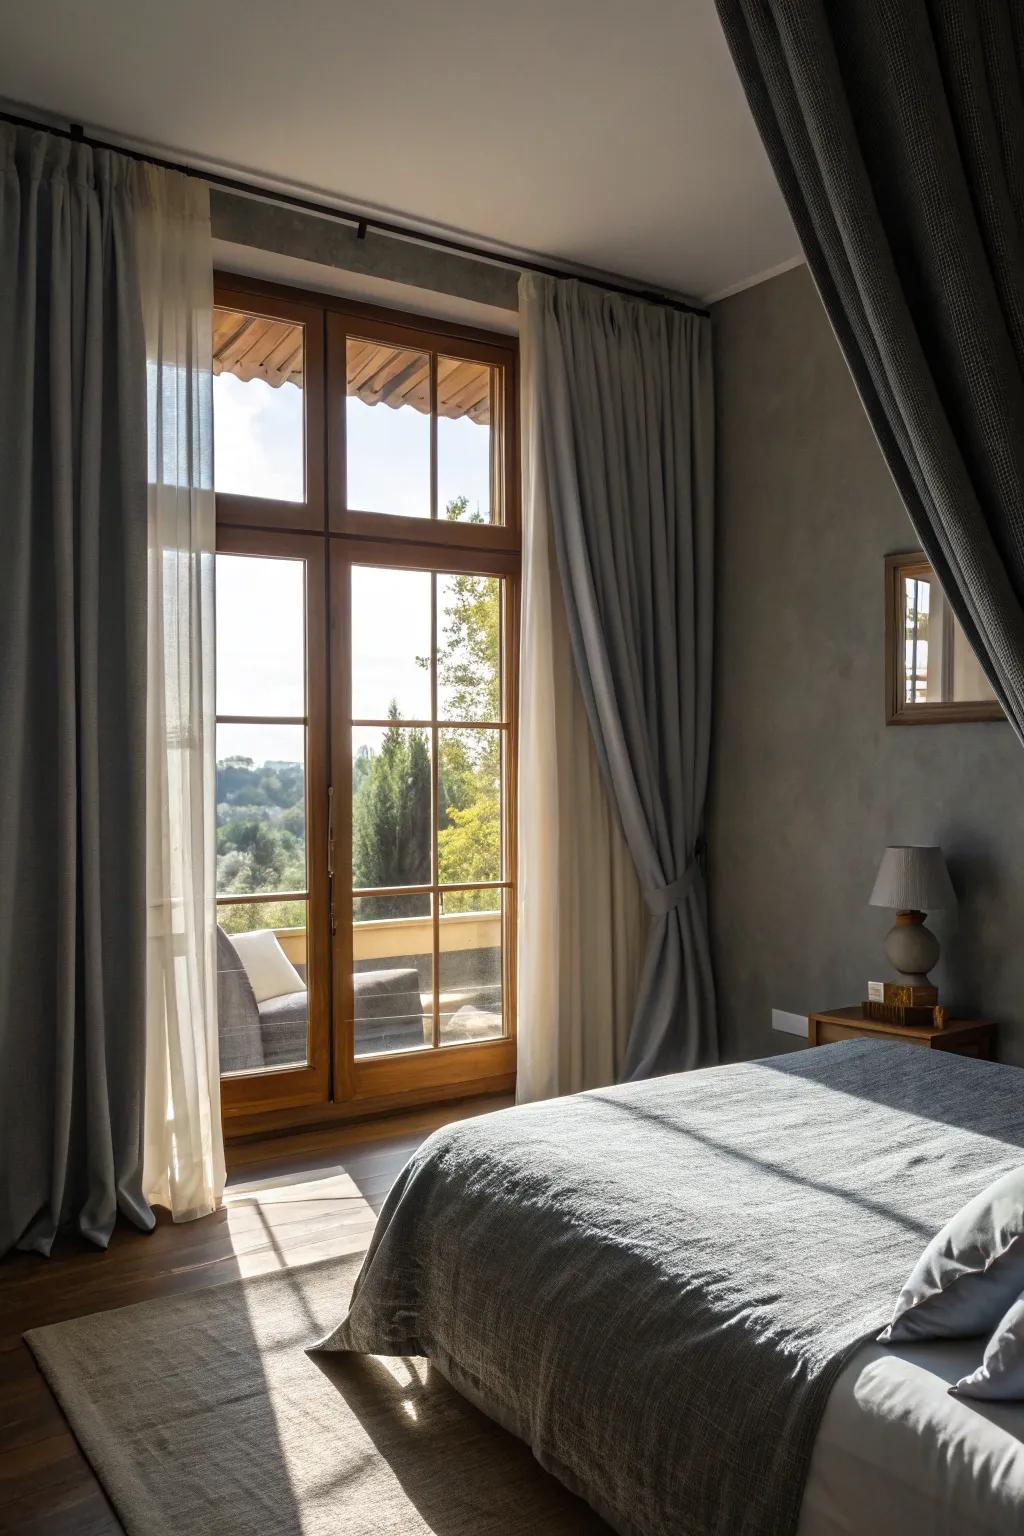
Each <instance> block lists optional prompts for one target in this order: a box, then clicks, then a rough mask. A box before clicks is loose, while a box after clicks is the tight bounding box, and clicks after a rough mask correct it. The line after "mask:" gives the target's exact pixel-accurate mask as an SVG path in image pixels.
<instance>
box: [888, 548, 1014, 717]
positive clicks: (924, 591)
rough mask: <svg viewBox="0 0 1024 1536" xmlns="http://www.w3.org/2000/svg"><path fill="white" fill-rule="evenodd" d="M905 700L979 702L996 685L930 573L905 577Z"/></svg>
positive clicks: (991, 693)
mask: <svg viewBox="0 0 1024 1536" xmlns="http://www.w3.org/2000/svg"><path fill="white" fill-rule="evenodd" d="M903 616H904V636H903V685H904V689H903V701H904V703H906V704H949V703H974V702H978V701H981V700H985V699H992V698H994V697H995V695H994V693H993V691H992V687H991V684H990V683H989V681H988V678H987V677H986V676H985V673H984V671H983V670H982V667H981V665H980V663H979V661H978V659H977V657H976V656H975V654H974V652H973V651H972V649H971V647H970V645H969V644H968V641H967V637H966V635H965V634H964V632H963V630H962V629H961V628H960V625H959V624H958V623H957V621H956V619H955V617H954V615H953V610H952V609H951V608H950V606H949V604H948V603H947V602H946V599H945V597H944V595H943V592H942V588H941V587H940V586H939V584H938V582H937V581H936V580H935V579H934V577H933V576H932V575H931V573H930V572H928V573H927V574H921V575H916V576H904V577H903Z"/></svg>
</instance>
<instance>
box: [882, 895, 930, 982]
mask: <svg viewBox="0 0 1024 1536" xmlns="http://www.w3.org/2000/svg"><path fill="white" fill-rule="evenodd" d="M885 954H886V958H887V960H888V961H889V964H890V965H891V966H892V968H893V970H896V971H899V973H900V975H901V976H902V977H903V979H904V981H906V983H907V985H908V986H912V987H923V986H927V985H928V972H929V971H930V970H931V969H932V967H933V966H934V965H935V964H936V962H937V961H938V958H939V941H938V939H937V938H936V937H935V935H934V933H932V931H931V929H930V928H926V927H925V921H924V913H923V912H900V913H899V914H898V916H897V918H896V923H895V926H894V927H892V928H890V929H889V932H888V933H887V934H886V937H885Z"/></svg>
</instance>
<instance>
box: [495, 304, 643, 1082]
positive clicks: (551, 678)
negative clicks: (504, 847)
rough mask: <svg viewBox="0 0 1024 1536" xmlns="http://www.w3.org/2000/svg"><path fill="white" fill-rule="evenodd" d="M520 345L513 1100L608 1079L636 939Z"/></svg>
mask: <svg viewBox="0 0 1024 1536" xmlns="http://www.w3.org/2000/svg"><path fill="white" fill-rule="evenodd" d="M533 342H534V337H533V334H532V333H531V332H530V331H529V330H527V331H524V334H523V336H522V346H521V352H520V363H521V369H522V378H523V417H522V421H523V514H524V516H523V522H524V527H523V622H522V645H521V658H520V690H519V692H520V701H519V870H518V878H519V909H518V939H519V965H518V977H519V1026H518V1039H517V1077H516V1094H517V1098H518V1099H519V1102H520V1103H526V1102H530V1101H532V1100H535V1099H545V1098H551V1097H553V1096H554V1095H556V1094H560V1093H575V1092H578V1091H579V1090H581V1089H584V1088H598V1087H603V1086H605V1085H606V1084H608V1083H613V1082H616V1081H617V1080H618V1078H619V1076H620V1075H621V1072H622V1068H623V1063H624V1061H625V1056H626V1047H627V1045H628V1042H629V1031H630V1025H631V1023H632V1019H633V1005H634V1003H635V1001H636V990H637V984H638V981H639V975H640V966H641V963H642V960H643V950H644V943H645V940H646V935H647V922H646V914H645V910H644V904H643V897H642V895H641V893H640V886H639V884H638V882H637V878H636V872H635V870H634V868H633V861H632V859H631V858H630V855H629V850H628V848H627V847H626V843H625V840H624V838H623V836H622V831H621V829H620V827H619V823H618V818H617V816H616V813H615V809H614V806H613V805H612V804H611V803H610V801H609V798H608V792H607V790H606V787H605V783H604V779H603V776H602V774H601V769H600V765H599V763H598V760H597V754H596V753H595V751H594V747H593V743H592V741H591V736H590V722H589V720H588V719H587V712H586V707H585V705H584V703H583V695H582V694H581V692H580V688H579V684H578V682H577V681H576V673H575V667H574V663H573V658H572V647H571V643H570V640H569V632H568V628H567V626H566V620H565V607H564V604H563V601H562V592H561V584H560V580H559V575H558V566H557V558H556V555H555V547H554V542H553V535H552V530H551V512H550V507H549V505H548V498H547V483H548V482H547V475H546V471H545V469H544V465H543V437H542V429H541V418H540V411H541V409H542V397H541V394H540V391H539V389H538V387H537V380H536V375H535V369H536V366H537V359H536V355H535V351H534V346H533Z"/></svg>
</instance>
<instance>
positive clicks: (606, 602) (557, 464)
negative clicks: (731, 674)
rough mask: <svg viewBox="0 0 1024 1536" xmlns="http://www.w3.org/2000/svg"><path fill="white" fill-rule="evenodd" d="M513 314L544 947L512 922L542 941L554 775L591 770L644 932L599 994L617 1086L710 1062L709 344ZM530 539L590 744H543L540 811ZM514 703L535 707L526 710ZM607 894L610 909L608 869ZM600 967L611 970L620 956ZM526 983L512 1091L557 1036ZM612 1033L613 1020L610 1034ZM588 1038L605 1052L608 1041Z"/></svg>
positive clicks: (705, 332) (596, 299)
mask: <svg viewBox="0 0 1024 1536" xmlns="http://www.w3.org/2000/svg"><path fill="white" fill-rule="evenodd" d="M520 294H521V317H522V325H521V336H522V347H523V381H524V382H523V390H524V399H523V419H524V472H525V487H524V501H525V509H526V510H525V537H526V549H525V561H526V603H525V610H524V614H525V616H524V665H525V668H526V670H525V671H524V679H523V698H524V702H523V706H522V708H523V710H524V711H525V713H524V717H523V727H522V732H523V747H522V749H521V755H520V762H521V774H520V779H521V789H520V802H521V828H520V844H521V849H522V853H521V879H522V876H523V870H525V874H526V879H525V881H524V882H523V887H522V892H521V903H522V907H523V930H524V934H532V935H533V937H534V939H535V940H540V939H541V938H542V936H543V929H542V924H541V921H540V920H539V919H538V916H537V912H536V908H535V910H534V912H533V913H532V914H531V912H530V910H529V907H530V903H531V902H533V903H535V904H536V903H537V902H538V901H546V902H547V903H548V904H549V906H550V907H551V912H552V917H553V919H554V923H553V926H554V929H555V931H556V932H557V931H558V928H559V926H560V925H562V924H563V923H564V918H563V914H562V912H561V911H560V910H559V908H558V906H557V898H558V895H559V894H560V890H561V886H560V884H559V883H558V880H557V878H556V877H557V875H558V873H559V872H558V870H557V868H556V867H555V866H554V864H553V860H552V856H551V854H550V853H548V856H547V857H548V867H547V869H546V870H545V866H544V863H543V858H544V844H545V838H546V837H547V838H549V839H557V838H558V837H559V836H560V827H561V823H560V822H559V821H558V820H557V817H562V818H564V826H565V828H566V835H567V836H569V837H572V836H573V835H574V832H573V822H574V818H575V817H576V815H577V806H576V803H575V800H574V799H572V798H570V797H569V796H568V795H567V794H566V792H565V787H566V777H567V774H569V772H570V769H569V766H568V765H569V764H572V769H571V772H572V778H573V788H574V789H577V788H578V785H579V783H580V782H581V780H584V781H585V779H586V770H585V767H584V765H583V764H582V763H581V762H579V761H576V762H575V763H574V762H573V759H574V758H575V759H577V760H578V759H579V758H580V757H581V755H582V754H585V753H586V752H588V751H589V752H592V753H593V754H594V757H595V759H596V761H597V763H598V764H599V765H600V770H601V775H602V778H603V781H604V784H605V786H606V789H607V793H608V795H609V797H610V800H611V802H612V804H613V805H614V807H615V811H616V817H617V820H618V822H619V825H620V827H621V835H622V837H623V839H624V842H625V844H626V845H627V846H628V849H629V852H630V855H631V861H632V863H633V865H634V868H635V879H636V880H637V881H638V888H639V890H640V891H641V892H642V895H643V900H644V902H645V904H646V907H647V911H648V913H649V918H648V920H647V922H646V924H645V932H644V935H643V937H644V945H643V951H642V961H641V964H640V966H639V973H638V974H636V972H635V971H633V972H632V974H631V969H630V966H629V965H625V964H623V965H620V966H618V967H617V969H616V987H617V988H618V987H620V986H624V985H625V979H626V977H627V976H628V977H629V990H630V991H631V992H632V1003H631V1007H630V1009H629V1016H630V1022H629V1030H628V1040H627V1041H626V1042H625V1044H624V1046H623V1043H622V1040H621V1036H620V1035H619V1036H618V1037H617V1038H616V1039H615V1041H614V1042H608V1044H607V1046H606V1055H605V1059H606V1060H607V1059H613V1060H614V1061H615V1076H616V1077H619V1078H623V1077H625V1078H632V1077H642V1076H648V1075H651V1074H653V1073H656V1072H666V1071H673V1070H679V1069H682V1068H684V1067H693V1066H699V1065H705V1064H707V1063H710V1062H713V1061H714V1060H715V1059H716V1055H717V1028H716V1021H715V1000H714V985H713V980H712V975H711V963H710V956H709V951H708V942H707V920H706V899H705V892H704V882H703V869H702V864H701V858H700V845H701V832H702V826H703V816H704V802H705V797H706V790H707V771H708V755H709V748H710V718H711V652H712V612H713V593H712V585H711V581H712V572H711V562H712V553H713V421H712V382H711V353H710V328H709V326H708V323H707V321H706V320H702V319H700V318H699V317H695V316H687V315H683V314H681V313H679V312H677V311H672V310H669V309H667V308H664V307H662V306H657V305H650V304H644V303H641V302H638V301H631V300H623V299H620V298H617V297H615V296H614V295H611V294H607V293H601V292H596V291H594V290H590V289H587V288H585V287H584V286H583V285H580V284H577V283H572V282H562V281H555V280H551V279H545V278H539V277H533V276H529V277H524V278H523V279H522V281H521V285H520ZM544 528H548V529H549V530H550V533H549V537H550V539H551V541H552V543H553V545H554V549H555V552H556V555H557V568H558V577H559V580H558V585H559V587H560V593H561V598H562V600H563V603H564V614H565V623H566V629H567V632H568V637H569V644H570V649H571V653H572V656H573V659H574V663H575V678H576V686H577V689H578V694H579V697H580V699H581V701H582V706H583V709H582V711H581V712H578V713H585V716H586V720H587V722H588V724H589V728H590V729H589V737H590V741H589V742H587V743H586V745H584V744H583V743H582V741H581V740H580V738H579V737H578V736H577V737H576V739H575V740H572V739H570V738H569V737H568V736H565V735H563V736H562V738H561V741H560V743H559V745H558V749H557V752H556V762H557V767H558V770H559V772H558V774H555V773H554V772H553V771H551V770H550V769H549V772H548V774H547V788H546V789H545V790H543V791H542V789H541V788H540V787H539V784H540V783H541V782H543V781H538V784H537V785H535V786H534V787H532V788H531V786H530V774H531V771H532V769H533V767H534V762H533V759H534V757H535V756H536V754H537V752H538V744H541V745H543V742H544V738H545V736H546V737H547V738H548V740H552V739H555V727H554V725H553V724H552V723H551V722H552V721H553V720H554V721H558V720H559V717H560V716H561V718H562V719H567V718H571V712H570V711H569V710H567V709H566V708H565V705H564V702H563V703H562V706H561V709H560V708H559V704H558V700H557V699H554V700H553V702H552V704H551V705H549V706H548V707H546V708H542V706H541V704H540V703H538V698H540V699H543V696H544V688H545V687H549V689H550V685H549V683H548V681H547V679H546V678H545V675H544V671H543V668H540V676H539V678H538V676H537V675H536V674H537V671H538V662H539V661H543V659H544V658H543V655H542V654H538V653H542V651H543V649H544V648H545V647H546V648H547V649H548V650H553V649H555V647H556V642H557V634H558V626H557V624H556V623H554V622H552V621H551V620H546V621H545V622H546V623H547V625H548V629H549V630H550V632H551V636H552V638H551V639H548V638H547V637H546V636H544V638H543V642H542V644H539V642H538V639H537V623H538V617H537V616H538V611H539V612H541V613H542V614H543V611H544V606H545V602H547V606H549V607H554V604H553V603H552V602H550V601H549V600H547V599H545V600H544V601H540V600H538V601H537V602H535V603H534V604H533V606H531V600H530V583H531V579H532V580H534V581H536V579H537V573H538V571H540V570H542V568H543V561H542V559H541V555H542V552H543V545H542V542H541V541H542V538H543V530H544ZM549 579H550V578H549ZM542 633H543V632H542ZM531 647H533V648H534V651H533V655H532V656H531ZM538 685H539V687H538ZM531 689H534V690H537V693H536V695H535V696H534V697H533V698H531ZM563 696H564V690H563ZM577 718H578V716H577ZM549 750H550V749H549ZM531 796H532V800H531ZM552 797H553V799H554V806H555V811H556V813H557V817H556V819H555V820H553V821H552V820H550V818H551V815H552V813H551V812H550V811H549V810H548V802H549V800H551V799H552ZM580 798H581V802H582V803H585V800H584V797H580ZM587 831H588V829H587V828H586V826H582V827H581V828H580V830H579V834H578V836H579V840H580V841H581V842H582V844H583V847H584V849H585V848H586V842H585V839H586V837H587ZM607 847H608V844H607V839H606V843H605V848H604V849H601V848H600V845H599V854H600V855H601V858H599V862H598V864H597V865H596V868H598V869H600V868H601V867H602V862H603V867H604V868H605V869H607V857H606V854H607ZM531 859H532V862H533V867H534V876H535V877H534V879H533V880H532V882H531V880H530V874H531ZM580 869H581V871H582V879H583V881H584V882H585V890H586V901H587V903H592V904H593V905H591V906H590V910H591V912H592V913H594V912H595V911H599V910H602V909H603V911H604V914H605V915H604V927H605V931H606V932H607V930H608V928H609V925H611V926H612V927H613V928H614V927H615V926H616V925H618V926H619V927H620V928H621V930H622V932H623V933H624V934H625V933H628V932H629V931H631V930H630V927H629V919H628V918H627V916H626V914H627V912H628V905H627V903H626V902H624V901H623V900H621V899H620V900H619V901H618V904H617V905H613V906H611V907H609V903H608V900H607V896H606V894H605V893H604V892H602V890H601V887H600V885H599V884H598V883H597V882H596V881H594V880H593V879H591V878H589V876H588V866H587V863H586V859H585V855H581V864H580ZM545 874H546V879H544V878H538V876H541V875H545ZM616 883H617V886H618V890H619V891H620V892H623V880H622V874H621V867H619V868H618V870H617V877H616ZM547 926H552V925H551V924H549V925H547ZM599 931H600V925H599V924H597V925H595V926H594V928H593V929H592V930H591V934H590V935H588V938H586V939H584V938H583V937H582V935H581V936H580V937H579V939H578V940H577V942H576V943H575V945H574V946H572V945H570V946H567V949H568V952H567V953H566V954H565V955H564V956H563V957H562V958H561V960H560V962H559V963H560V965H561V966H562V967H563V968H564V977H562V976H557V975H556V978H555V981H554V982H552V983H551V984H549V986H548V989H547V993H548V996H550V995H552V993H554V994H555V995H556V996H557V995H558V992H559V990H560V988H561V987H563V986H564V985H565V983H566V981H567V980H569V981H571V979H572V978H574V977H579V978H583V977H586V976H587V972H588V968H589V967H591V966H594V965H597V966H600V964H601V960H600V957H599V955H598V954H597V952H596V951H595V949H593V948H592V947H591V944H590V942H589V938H590V937H592V936H593V933H594V932H599ZM619 948H620V952H621V953H626V952H627V951H628V948H629V946H628V945H627V944H621V945H620V946H619ZM548 953H549V958H550V949H549V952H548ZM538 963H539V962H538V958H537V955H536V953H535V952H531V949H530V947H529V945H528V944H527V942H526V938H525V937H524V938H523V939H521V943H520V968H521V972H522V973H523V974H524V975H525V976H526V978H527V984H526V989H525V991H524V993H523V1005H522V1006H521V1009H520V1047H519V1049H520V1071H522V1063H523V1060H524V1053H525V1059H526V1060H527V1061H529V1053H530V1051H531V1049H532V1048H533V1044H532V1042H531V1040H530V1035H531V1032H534V1033H536V1034H539V1035H541V1036H543V1035H544V1034H545V1033H548V1034H550V1033H551V1032H552V1031H554V1032H555V1033H556V1034H557V1032H558V1030H559V1028H560V1021H559V1018H558V1015H557V1013H555V1014H554V1015H553V1016H551V1017H545V1015H544V1014H543V1013H542V1012H541V1011H540V1009H537V1010H536V1011H535V1012H531V1011H526V1009H525V1002H526V1000H528V999H529V998H530V979H531V977H532V975H533V974H534V970H535V968H536V967H537V965H538ZM551 963H552V964H553V963H554V962H553V961H552V962H551ZM619 995H620V996H621V994H619ZM618 1009H619V1010H621V1003H620V1004H618ZM620 1017H621V1011H619V1012H617V1015H616V1020H617V1022H616V1025H615V1028H616V1031H619V1030H621V1024H620V1023H619V1022H618V1020H619V1018H620ZM602 1027H603V1029H604V1032H605V1034H606V1036H607V1034H608V1025H607V1024H604V1025H603V1026H602ZM524 1042H525V1043H524ZM561 1086H562V1085H561V1084H559V1087H561ZM573 1086H578V1085H576V1084H574V1085H573Z"/></svg>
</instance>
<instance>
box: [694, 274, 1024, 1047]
mask: <svg viewBox="0 0 1024 1536" xmlns="http://www.w3.org/2000/svg"><path fill="white" fill-rule="evenodd" d="M714 320H715V328H716V347H717V354H716V376H717V377H716V382H717V410H718V487H719V512H718V556H717V558H718V575H717V584H718V590H717V616H716V643H717V656H716V681H715V735H714V745H713V758H712V769H711V774H712V778H711V796H710V812H709V838H708V841H709V853H710V875H711V928H712V943H713V951H714V958H715V970H716V977H717V982H718V990H719V999H720V1009H721V1021H722V1032H723V1045H724V1050H725V1053H726V1055H727V1056H728V1057H730V1058H735V1057H744V1056H745V1057H750V1056H758V1055H768V1054H770V1053H772V1052H775V1051H779V1050H784V1049H787V1048H791V1046H792V1044H795V1043H796V1042H795V1041H793V1040H792V1038H791V1037H788V1036H782V1035H779V1034H778V1033H776V1032H773V1031H772V1029H771V1009H772V1008H773V1007H776V1008H784V1009H787V1010H789V1011H792V1012H794V1013H807V1012H808V1011H810V1010H813V1009H816V1008H828V1007H836V1006H840V1005H842V1004H846V1003H853V1002H859V1001H860V999H861V998H862V997H863V996H864V993H865V984H866V982H867V980H868V978H869V977H876V976H879V975H886V974H888V972H887V971H885V970H884V969H883V967H884V956H883V955H882V951H881V942H882V939H883V937H884V934H885V931H886V929H887V927H888V925H889V919H888V915H887V914H886V913H885V912H883V911H879V910H877V909H875V908H871V907H869V906H868V905H867V899H868V895H869V894H870V890H871V884H872V881H873V879H874V875H875V871H876V868H877V864H878V860H879V857H880V855H881V852H882V849H883V848H884V847H885V846H886V844H887V843H923V842H936V843H940V844H941V845H942V847H943V848H944V849H945V851H946V855H947V858H948V861H949V865H950V870H951V873H952V876H953V882H954V884H955V886H956V887H957V891H958V893H959V896H960V906H959V910H958V911H957V912H956V913H955V914H949V915H947V916H940V915H938V914H937V915H936V916H935V918H934V920H933V922H932V926H933V927H934V929H935V931H936V933H937V934H938V935H939V937H940V938H941V939H942V943H943V958H942V961H941V962H940V965H939V967H938V969H937V971H936V972H935V973H934V975H935V979H936V980H937V981H938V983H939V986H940V989H941V995H942V996H943V1000H944V1001H948V1002H950V1003H951V1004H953V1005H956V1006H958V1007H959V1008H960V1009H961V1010H963V1009H970V1010H976V1011H978V1012H979V1013H983V1014H984V1015H986V1016H988V1017H991V1018H994V1019H996V1020H998V1021H999V1022H1000V1024H1001V1026H1002V1028H1001V1039H1000V1050H999V1054H1000V1055H1001V1056H1002V1057H1003V1059H1004V1060H1008V1061H1015V1062H1017V1063H1018V1064H1024V793H1022V791H1024V748H1022V747H1021V746H1020V744H1019V743H1018V742H1017V741H1016V739H1015V738H1014V737H1013V735H1012V733H1011V731H1010V728H1009V726H1007V725H1004V724H1003V723H1001V722H1000V723H998V724H981V725H956V726H951V725H930V726H917V727H894V726H888V727H887V726H886V725H885V711H884V693H883V649H884V646H883V631H884V607H883V557H884V556H885V555H886V554H888V553H890V552H892V551H896V550H906V549H913V548H915V547H916V540H915V538H914V533H913V530H912V529H911V527H910V523H909V521H908V519H907V516H906V513H905V512H904V510H903V507H902V504H901V502H900V500H899V497H898V496H897V494H896V491H895V489H894V487H893V485H892V482H891V480H890V478H889V474H888V471H887V470H886V467H885V465H884V463H883V461H882V458H881V455H880V453H879V451H878V448H877V446H876V444H875V440H874V437H873V435H872V433H871V429H870V427H869V425H868V422H867V420H866V418H865V416H864V413H863V411H862V409H861V406H860V402H859V400H858V399H857V396H856V393H855V391H854V388H853V385H852V383H851V382H850V379H849V376H848V374H847V371H846V366H845V364H844V362H843V359H842V356H841V355H840V352H839V349H838V347H837V345H836V342H835V339H834V337H833V335H832V332H831V329H830V327H829V324H828V321H827V319H826V317H825V314H824V311H823V310H822V308H821V305H820V303H819V300H818V297H817V294H816V292H815V290H814V286H813V284H812V282H811V279H810V277H809V275H808V273H807V271H806V269H805V268H802V267H801V268H799V269H797V270H796V271H793V272H788V273H786V274H785V275H784V276H782V277H778V278H775V279H773V280H772V281H770V282H767V283H762V284H760V285H759V286H757V287H755V288H751V289H748V290H747V291H746V292H745V293H741V294H737V295H736V296H735V297H734V298H731V299H726V300H724V301H723V302H722V303H720V304H718V305H716V306H715V310H714Z"/></svg>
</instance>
